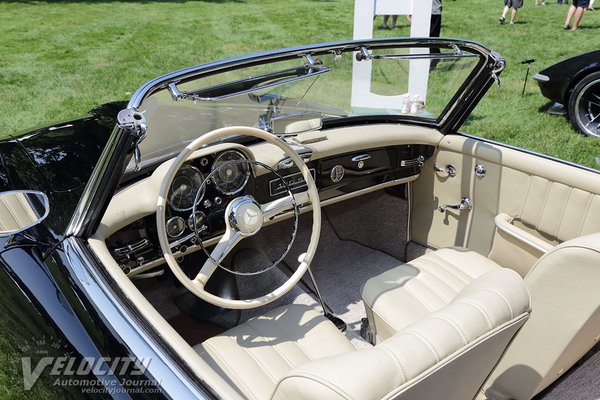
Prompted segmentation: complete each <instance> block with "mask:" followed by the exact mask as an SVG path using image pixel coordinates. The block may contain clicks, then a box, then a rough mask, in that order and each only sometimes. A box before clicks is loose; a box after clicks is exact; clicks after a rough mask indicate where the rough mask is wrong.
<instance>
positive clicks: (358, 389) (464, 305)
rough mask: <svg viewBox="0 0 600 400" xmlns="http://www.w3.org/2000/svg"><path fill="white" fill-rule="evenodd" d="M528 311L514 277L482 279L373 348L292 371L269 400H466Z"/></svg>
mask: <svg viewBox="0 0 600 400" xmlns="http://www.w3.org/2000/svg"><path fill="white" fill-rule="evenodd" d="M529 309H530V300H529V293H528V291H527V288H526V287H525V284H524V282H523V279H522V278H521V277H520V276H519V275H518V274H517V273H516V272H514V271H512V270H508V269H497V270H495V271H490V272H488V273H486V274H484V275H482V276H481V277H480V278H478V279H476V280H475V281H474V282H473V283H472V284H471V285H469V286H467V288H465V290H464V291H463V293H461V295H460V296H457V297H456V298H455V300H454V301H452V303H450V304H449V305H448V306H446V307H443V308H442V309H440V310H439V311H437V312H434V313H432V314H430V315H429V316H427V317H425V318H423V319H421V320H419V321H417V322H415V323H413V324H411V325H409V326H407V327H406V328H404V329H403V330H401V331H400V332H398V333H396V334H395V335H394V336H392V337H391V338H389V339H387V340H385V341H384V342H382V343H380V344H378V345H377V346H375V347H373V348H370V349H366V350H362V351H356V352H352V353H346V354H341V355H336V356H332V357H326V358H321V359H317V360H313V361H309V362H307V363H304V364H302V365H299V366H297V367H295V368H294V369H292V370H291V371H290V372H288V373H287V374H286V376H285V377H284V378H282V379H281V380H280V381H279V383H278V385H277V387H276V389H275V393H274V395H273V398H274V399H290V398H293V399H364V400H368V399H383V398H398V399H416V400H419V399H434V398H440V399H441V398H443V399H445V400H454V399H456V400H465V399H472V398H474V397H475V395H476V393H477V391H478V390H479V389H480V387H481V385H482V383H483V382H484V380H485V379H486V378H487V376H488V375H489V373H490V371H491V370H492V368H493V367H494V366H495V365H496V363H497V361H498V360H499V358H500V356H501V355H502V353H503V352H504V350H505V349H506V346H507V345H508V343H509V342H510V340H511V339H512V338H513V336H514V335H515V333H516V332H517V331H518V329H519V328H520V327H521V326H522V325H523V323H524V322H525V321H526V319H527V317H528V315H529Z"/></svg>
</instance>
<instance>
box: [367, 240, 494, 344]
mask: <svg viewBox="0 0 600 400" xmlns="http://www.w3.org/2000/svg"><path fill="white" fill-rule="evenodd" d="M499 268H501V267H500V266H499V265H498V264H496V263H495V262H493V261H491V260H489V259H488V258H486V257H484V256H482V255H480V254H478V253H476V252H474V251H470V250H468V249H464V248H457V247H455V248H445V249H440V250H436V251H433V252H431V253H427V254H425V255H423V256H421V257H418V258H416V259H414V260H412V261H411V262H409V263H406V264H403V265H401V266H399V267H397V268H393V269H391V270H389V271H386V272H384V273H383V274H381V275H378V276H375V277H373V278H371V279H369V280H368V281H367V282H366V283H365V285H364V286H363V288H362V291H361V294H362V298H363V301H364V303H365V309H366V312H367V316H368V317H369V322H370V324H371V327H372V328H373V329H374V331H375V332H376V333H377V335H378V336H379V338H380V339H387V338H389V337H391V336H392V335H394V334H395V333H396V332H398V331H400V330H402V329H404V328H405V327H406V326H408V325H410V324H411V323H413V322H415V321H417V320H419V319H421V318H423V317H425V316H427V315H429V314H431V313H432V312H435V311H437V310H439V309H441V308H442V307H445V306H446V305H448V304H449V303H450V302H451V301H452V299H454V297H455V296H456V295H457V294H458V293H459V292H460V291H461V290H462V289H463V288H465V286H467V285H468V284H469V283H471V282H472V281H473V280H475V279H476V278H478V277H480V276H481V275H483V274H485V273H486V272H489V271H493V270H496V269H499Z"/></svg>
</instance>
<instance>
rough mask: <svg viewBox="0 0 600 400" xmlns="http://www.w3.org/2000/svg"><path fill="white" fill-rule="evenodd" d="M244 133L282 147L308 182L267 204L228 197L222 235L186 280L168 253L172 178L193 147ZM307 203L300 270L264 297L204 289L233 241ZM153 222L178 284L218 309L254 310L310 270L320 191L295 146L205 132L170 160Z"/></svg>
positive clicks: (232, 131)
mask: <svg viewBox="0 0 600 400" xmlns="http://www.w3.org/2000/svg"><path fill="white" fill-rule="evenodd" d="M242 135H246V136H252V137H255V138H258V139H261V140H264V141H265V142H268V143H270V144H272V145H274V146H276V147H278V148H279V149H280V150H282V151H283V152H284V153H285V155H286V156H288V157H289V158H290V159H291V160H292V161H293V162H294V163H295V164H296V166H297V167H298V168H299V169H300V172H301V173H302V176H303V177H304V181H305V182H306V184H307V189H306V191H305V192H301V193H297V194H294V195H291V192H290V191H289V190H288V193H289V194H288V196H286V197H283V198H281V199H277V200H274V201H272V202H269V203H266V204H259V203H258V202H257V201H256V200H255V199H254V198H252V196H248V195H241V196H239V197H237V198H235V199H233V200H231V202H230V203H229V204H228V205H227V208H226V210H225V216H224V218H225V227H226V228H225V233H224V234H223V236H222V237H221V239H220V240H219V242H218V243H217V244H216V246H215V247H214V249H213V250H212V252H211V254H210V257H208V259H207V260H206V262H205V263H204V265H203V266H202V268H201V269H200V272H198V274H197V275H196V276H195V277H194V278H193V279H190V278H189V277H188V276H187V274H186V273H185V272H184V271H183V270H182V269H181V266H180V265H179V263H178V262H177V260H176V259H175V256H174V255H173V252H172V251H171V246H170V245H169V240H168V236H167V231H166V224H165V220H166V219H165V211H166V205H167V198H168V193H169V189H170V187H171V185H172V183H173V179H174V178H175V175H176V174H177V171H179V169H180V168H181V166H182V165H183V163H185V162H186V161H187V159H188V158H189V157H190V155H191V154H192V153H194V152H195V151H196V150H198V149H200V148H201V147H202V146H205V145H207V144H209V143H213V142H216V141H218V140H222V139H225V138H227V137H231V136H242ZM305 203H311V204H312V219H313V223H312V231H311V236H310V242H309V244H308V247H307V250H306V253H305V254H303V256H301V257H300V259H299V265H298V268H297V269H296V271H295V272H294V273H293V274H292V275H291V276H290V277H289V278H288V279H287V280H286V281H285V282H284V283H283V284H282V285H281V286H279V287H278V288H276V289H275V290H273V291H272V292H271V293H268V294H266V295H264V296H261V297H257V298H254V299H242V300H233V299H226V298H223V297H219V296H216V295H214V294H212V293H209V292H207V291H206V290H205V286H206V283H207V282H208V280H209V279H210V277H211V276H212V274H213V273H214V272H215V270H216V269H217V267H218V266H219V262H220V261H221V260H223V259H224V258H225V256H226V255H227V254H228V253H230V252H231V250H232V249H233V248H234V247H235V245H236V244H237V243H239V242H240V241H241V240H242V239H244V238H245V237H250V236H253V235H255V234H256V233H258V231H259V230H260V228H261V227H262V226H263V224H264V223H265V222H266V221H268V220H270V219H272V218H273V217H274V216H276V215H278V214H280V213H282V212H285V211H288V210H294V212H297V210H296V204H305ZM256 217H258V218H256ZM156 226H157V231H158V239H159V242H160V247H161V249H162V252H163V255H164V258H165V261H166V262H167V265H168V266H169V268H170V269H171V271H172V272H173V274H174V275H175V277H176V278H177V279H178V280H179V282H181V284H182V285H183V286H185V287H186V288H187V289H188V290H189V291H190V292H192V293H193V294H194V295H196V296H198V297H199V298H200V299H202V300H204V301H206V302H208V303H211V304H214V305H216V306H219V307H224V308H231V309H248V308H255V307H259V306H262V305H265V304H268V303H270V302H272V301H275V300H277V299H279V298H280V297H282V296H283V295H285V294H286V293H287V292H288V291H290V289H292V288H293V287H294V285H295V284H296V283H298V281H299V280H300V278H302V276H303V275H304V274H305V273H306V271H307V270H308V268H309V266H310V263H311V261H312V259H313V257H314V255H315V252H316V250H317V244H318V242H319V234H320V231H321V207H320V202H319V193H318V191H317V186H316V185H315V182H314V180H313V178H312V175H311V173H310V171H309V169H308V167H307V166H306V164H305V163H304V161H303V160H302V159H301V158H300V157H299V156H298V154H296V152H295V151H294V149H292V147H291V146H290V145H289V144H287V143H286V142H285V141H283V140H282V139H280V138H278V137H277V136H275V135H272V134H270V133H268V132H265V131H263V130H260V129H256V128H250V127H227V128H221V129H217V130H214V131H212V132H210V133H207V134H204V135H202V136H200V137H199V138H198V139H196V140H194V141H193V142H192V143H190V144H189V145H188V146H187V147H186V148H184V149H183V150H182V151H181V153H179V155H178V156H177V158H176V159H175V160H174V161H173V163H172V164H171V166H170V168H169V170H168V171H167V173H166V175H165V177H164V179H163V181H162V184H161V186H160V191H159V195H158V202H157V205H156ZM288 248H289V247H288Z"/></svg>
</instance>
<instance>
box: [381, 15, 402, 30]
mask: <svg viewBox="0 0 600 400" xmlns="http://www.w3.org/2000/svg"><path fill="white" fill-rule="evenodd" d="M391 17H392V27H391V28H390V27H389V26H388V20H389V19H390V16H389V15H384V16H383V27H384V28H385V29H395V28H396V22H398V16H397V15H392V16H391Z"/></svg>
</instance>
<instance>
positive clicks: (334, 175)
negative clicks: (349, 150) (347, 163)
mask: <svg viewBox="0 0 600 400" xmlns="http://www.w3.org/2000/svg"><path fill="white" fill-rule="evenodd" d="M344 172H346V171H345V170H344V167H342V166H341V165H339V164H338V165H336V166H334V167H333V168H332V169H331V174H329V177H330V178H331V181H332V182H333V183H338V182H339V181H341V180H342V178H344Z"/></svg>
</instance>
